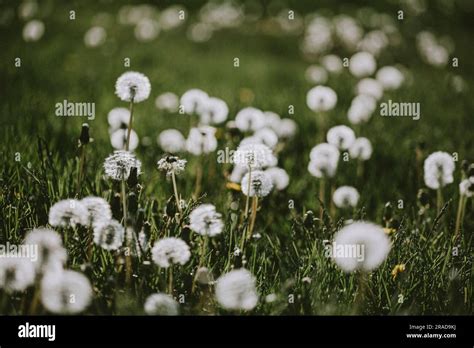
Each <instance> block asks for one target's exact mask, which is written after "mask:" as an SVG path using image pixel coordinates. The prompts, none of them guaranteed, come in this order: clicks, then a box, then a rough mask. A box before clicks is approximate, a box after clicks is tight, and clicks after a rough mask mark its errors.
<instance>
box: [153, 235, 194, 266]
mask: <svg viewBox="0 0 474 348" xmlns="http://www.w3.org/2000/svg"><path fill="white" fill-rule="evenodd" d="M151 254H152V259H153V262H155V263H156V264H157V265H158V266H160V267H162V268H168V267H170V266H171V265H173V264H180V265H184V264H185V263H186V262H188V261H189V258H190V257H191V252H190V251H189V246H188V245H187V244H186V242H184V241H183V240H182V239H179V238H174V237H169V238H163V239H160V240H159V241H157V242H156V243H155V245H154V246H153V248H152V250H151Z"/></svg>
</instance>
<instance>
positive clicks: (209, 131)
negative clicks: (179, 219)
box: [186, 126, 217, 156]
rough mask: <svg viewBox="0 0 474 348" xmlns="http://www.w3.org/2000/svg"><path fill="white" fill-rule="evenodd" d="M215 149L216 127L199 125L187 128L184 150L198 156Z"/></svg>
mask: <svg viewBox="0 0 474 348" xmlns="http://www.w3.org/2000/svg"><path fill="white" fill-rule="evenodd" d="M216 149H217V139H216V128H214V127H211V126H201V127H197V128H195V127H194V128H191V129H190V130H189V135H188V139H186V150H187V151H188V152H189V153H190V154H192V155H195V156H200V155H202V154H208V153H211V152H214V151H216Z"/></svg>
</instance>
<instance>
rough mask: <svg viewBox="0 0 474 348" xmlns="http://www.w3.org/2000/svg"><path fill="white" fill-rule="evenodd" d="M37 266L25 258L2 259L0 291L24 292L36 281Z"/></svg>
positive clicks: (0, 263) (0, 265) (0, 258)
mask: <svg viewBox="0 0 474 348" xmlns="http://www.w3.org/2000/svg"><path fill="white" fill-rule="evenodd" d="M35 276H36V272H35V265H34V263H33V262H32V261H31V260H30V259H28V258H24V257H0V289H4V290H5V291H6V292H7V293H11V292H15V291H23V290H25V289H26V288H27V287H29V286H30V285H32V284H33V283H34V281H35Z"/></svg>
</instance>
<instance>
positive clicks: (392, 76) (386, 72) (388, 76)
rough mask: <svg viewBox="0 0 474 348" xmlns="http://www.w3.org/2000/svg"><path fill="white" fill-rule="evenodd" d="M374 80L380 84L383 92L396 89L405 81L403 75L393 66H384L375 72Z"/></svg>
mask: <svg viewBox="0 0 474 348" xmlns="http://www.w3.org/2000/svg"><path fill="white" fill-rule="evenodd" d="M375 78H376V79H377V81H379V82H380V84H381V85H382V87H383V89H385V90H395V89H398V88H400V86H401V85H402V84H403V81H404V80H405V77H404V76H403V73H402V72H401V71H400V70H399V69H397V68H395V67H393V66H384V67H383V68H380V69H379V70H378V71H377V74H376V75H375Z"/></svg>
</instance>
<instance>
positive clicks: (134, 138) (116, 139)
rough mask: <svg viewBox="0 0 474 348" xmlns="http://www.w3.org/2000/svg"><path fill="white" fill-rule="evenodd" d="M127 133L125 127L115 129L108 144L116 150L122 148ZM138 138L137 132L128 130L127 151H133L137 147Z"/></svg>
mask: <svg viewBox="0 0 474 348" xmlns="http://www.w3.org/2000/svg"><path fill="white" fill-rule="evenodd" d="M127 133H128V131H127V130H126V129H117V130H116V131H115V132H113V133H112V134H111V135H110V144H111V145H112V147H113V148H114V149H116V150H123V149H125V146H126V144H127ZM138 143H139V139H138V135H137V133H136V132H135V131H134V130H133V129H131V130H130V142H129V144H128V149H129V151H134V150H135V149H136V148H137V147H138Z"/></svg>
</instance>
